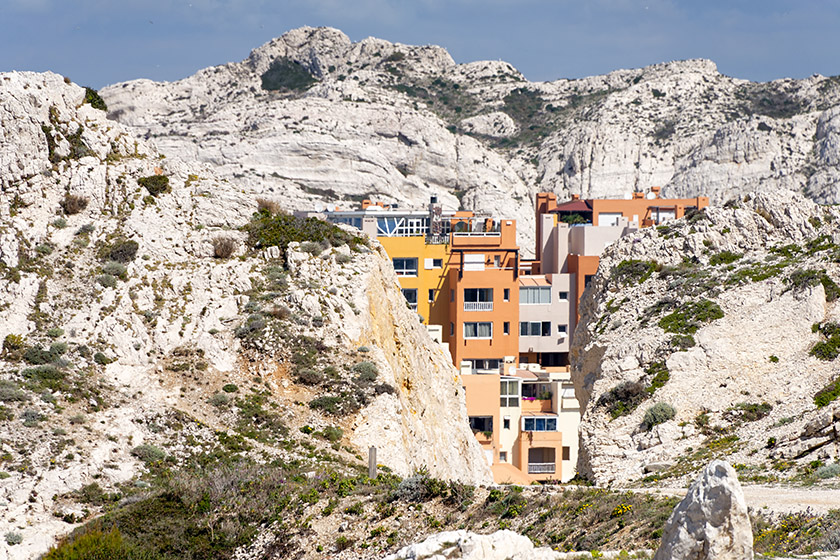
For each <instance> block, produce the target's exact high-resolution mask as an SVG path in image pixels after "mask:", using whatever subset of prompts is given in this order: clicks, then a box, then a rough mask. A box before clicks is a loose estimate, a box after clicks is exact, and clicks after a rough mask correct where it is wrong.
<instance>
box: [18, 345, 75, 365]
mask: <svg viewBox="0 0 840 560" xmlns="http://www.w3.org/2000/svg"><path fill="white" fill-rule="evenodd" d="M65 352H67V344H66V343H64V342H54V343H53V344H51V345H50V347H49V349H44V348H42V347H41V346H32V347H30V348H27V349H26V351H25V352H24V353H23V359H24V360H26V361H27V362H29V363H30V364H33V365H42V364H49V363H52V362H54V361H56V360H58V359H59V358H60V357H61V356H63V355H64V354H65Z"/></svg>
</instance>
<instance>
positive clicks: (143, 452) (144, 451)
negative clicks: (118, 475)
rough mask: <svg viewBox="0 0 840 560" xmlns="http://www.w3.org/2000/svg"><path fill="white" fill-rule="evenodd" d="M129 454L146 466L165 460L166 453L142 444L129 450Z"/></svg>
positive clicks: (152, 446)
mask: <svg viewBox="0 0 840 560" xmlns="http://www.w3.org/2000/svg"><path fill="white" fill-rule="evenodd" d="M131 454H132V455H134V456H135V457H137V458H138V459H140V460H141V461H143V462H144V463H146V464H149V463H156V462H158V461H163V460H164V459H165V458H166V452H165V451H163V450H162V449H161V448H159V447H156V446H154V445H148V444H142V445H138V446H137V447H135V448H134V449H132V450H131Z"/></svg>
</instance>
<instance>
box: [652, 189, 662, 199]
mask: <svg viewBox="0 0 840 560" xmlns="http://www.w3.org/2000/svg"><path fill="white" fill-rule="evenodd" d="M660 190H661V187H651V188H650V192H652V193H653V194H655V195H656V198H659V191H660Z"/></svg>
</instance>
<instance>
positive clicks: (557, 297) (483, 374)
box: [322, 188, 708, 484]
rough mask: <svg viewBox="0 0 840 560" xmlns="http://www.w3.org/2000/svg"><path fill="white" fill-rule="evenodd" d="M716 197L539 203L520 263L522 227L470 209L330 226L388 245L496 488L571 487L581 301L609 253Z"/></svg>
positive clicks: (400, 212) (381, 215) (356, 216)
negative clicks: (573, 362)
mask: <svg viewBox="0 0 840 560" xmlns="http://www.w3.org/2000/svg"><path fill="white" fill-rule="evenodd" d="M707 205H708V199H707V198H705V197H697V198H694V199H661V198H659V189H656V188H654V189H651V192H649V193H647V194H642V193H636V194H634V195H633V197H632V198H629V199H624V200H601V199H588V200H581V199H580V198H579V197H576V196H573V197H572V199H571V200H569V201H566V202H563V203H559V204H558V202H557V197H556V195H554V194H552V193H540V194H538V195H537V197H536V208H535V211H536V247H535V258H534V259H531V260H523V259H521V258H520V251H519V246H518V245H517V241H516V222H515V221H514V220H506V219H503V218H502V219H500V218H495V217H488V216H477V215H476V214H475V213H474V212H470V211H445V210H443V209H442V208H441V206H440V205H439V204H438V203H437V200H436V198H435V197H433V198H432V200H431V202H430V204H429V206H428V208H427V209H426V210H404V209H400V208H397V207H394V206H391V207H388V206H384V205H382V204H376V203H373V202H371V201H369V200H366V201H364V202H363V203H362V207H361V209H357V210H350V211H338V210H337V211H334V212H326V213H325V214H322V217H324V218H326V219H328V220H330V221H333V222H335V223H345V224H349V225H352V226H355V227H357V228H359V229H361V230H362V231H364V232H366V233H368V234H369V235H370V236H371V237H374V238H376V239H377V240H378V241H379V242H380V243H381V244H382V246H383V248H384V249H385V251H386V252H387V253H388V255H389V256H390V257H391V259H392V262H393V265H394V270H395V272H396V274H397V277H398V279H399V282H400V287H401V289H402V292H403V295H404V296H405V298H406V301H407V304H408V305H409V306H410V307H411V308H412V309H414V310H415V311H416V312H417V313H418V315H419V317H420V319H421V320H422V321H423V322H424V323H425V324H426V325H427V326H428V328H429V329H430V332H432V334H433V335H434V336H435V338H436V339H438V340H440V341H441V343H442V344H443V345H444V346H446V347H447V348H448V350H449V353H450V355H451V356H452V359H453V362H454V363H455V365H456V366H457V367H458V368H459V369H460V372H461V379H462V380H463V384H464V387H465V389H466V399H467V411H468V415H469V417H470V426H471V427H472V429H473V432H474V433H475V435H476V438H477V439H478V441H479V443H480V444H481V445H482V447H483V448H484V450H485V452H486V454H487V460H488V463H489V464H490V465H491V468H492V470H493V473H494V478H495V480H496V482H500V483H501V482H513V483H517V484H529V483H531V482H534V481H547V480H560V481H567V480H569V479H571V478H572V477H573V476H574V467H575V464H576V462H577V449H578V435H577V431H578V425H579V422H580V405H579V403H578V401H577V399H576V398H575V395H574V389H573V387H572V384H571V380H570V377H569V368H568V364H569V350H570V344H571V339H572V335H573V333H574V329H575V326H576V325H577V321H578V302H579V300H580V297H581V296H582V295H583V293H584V291H585V289H586V287H587V286H588V284H589V281H590V279H591V278H592V276H594V275H595V273H596V272H597V270H598V264H599V261H600V255H601V253H602V252H603V251H604V249H605V248H606V247H607V246H608V245H609V244H610V243H613V242H615V241H616V240H617V239H619V238H620V237H622V236H624V235H630V234H632V233H633V232H635V231H637V230H638V229H639V228H641V227H648V226H653V225H658V224H661V223H663V222H666V221H668V220H672V219H676V218H680V217H682V216H684V215H685V214H686V212H689V211H691V210H692V209H696V210H699V209H702V208H704V207H706V206H707Z"/></svg>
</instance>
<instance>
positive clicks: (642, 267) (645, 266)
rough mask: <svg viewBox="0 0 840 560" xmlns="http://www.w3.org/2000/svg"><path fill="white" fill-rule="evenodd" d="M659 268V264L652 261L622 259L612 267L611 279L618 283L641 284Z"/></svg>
mask: <svg viewBox="0 0 840 560" xmlns="http://www.w3.org/2000/svg"><path fill="white" fill-rule="evenodd" d="M660 269H661V266H660V265H659V264H658V263H656V262H654V261H641V260H638V259H630V260H624V261H621V262H620V263H618V265H616V267H615V268H614V269H613V271H612V279H613V280H615V281H616V282H618V283H619V284H631V285H632V284H641V283H642V282H644V281H645V280H647V279H648V278H650V276H651V274H653V273H654V272H656V271H657V270H660Z"/></svg>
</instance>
